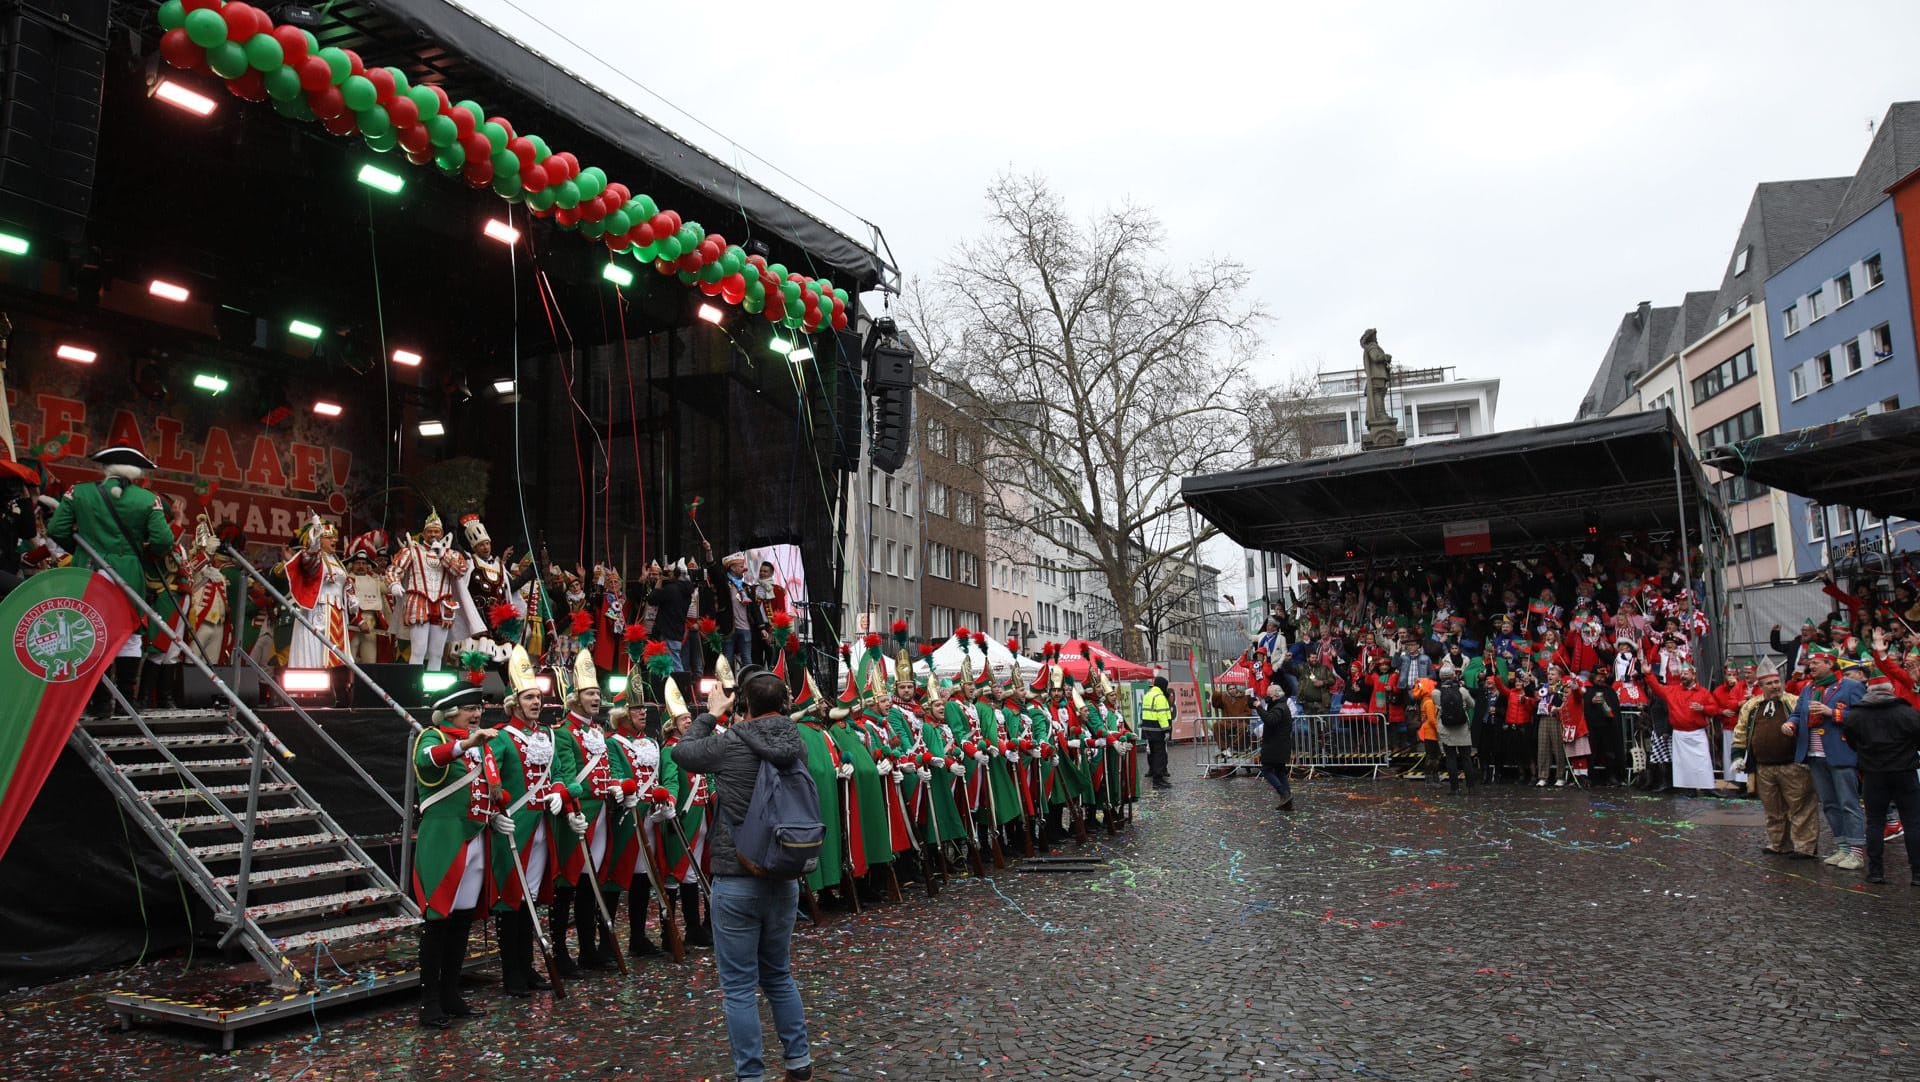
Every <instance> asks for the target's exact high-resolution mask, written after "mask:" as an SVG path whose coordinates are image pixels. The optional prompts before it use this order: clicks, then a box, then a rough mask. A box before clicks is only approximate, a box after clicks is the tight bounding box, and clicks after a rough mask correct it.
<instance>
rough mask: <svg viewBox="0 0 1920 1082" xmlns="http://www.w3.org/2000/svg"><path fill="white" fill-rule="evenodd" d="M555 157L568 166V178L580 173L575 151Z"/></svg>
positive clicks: (566, 151)
mask: <svg viewBox="0 0 1920 1082" xmlns="http://www.w3.org/2000/svg"><path fill="white" fill-rule="evenodd" d="M554 157H556V158H558V159H560V161H561V163H562V164H564V165H565V166H566V167H567V179H568V180H572V179H573V178H575V177H577V176H579V175H580V159H579V158H576V157H574V156H573V151H571V150H563V151H561V152H560V153H558V154H555V155H554ZM674 228H675V229H678V228H680V226H679V224H678V223H676V224H675V225H674Z"/></svg>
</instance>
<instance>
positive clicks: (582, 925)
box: [573, 872, 605, 969]
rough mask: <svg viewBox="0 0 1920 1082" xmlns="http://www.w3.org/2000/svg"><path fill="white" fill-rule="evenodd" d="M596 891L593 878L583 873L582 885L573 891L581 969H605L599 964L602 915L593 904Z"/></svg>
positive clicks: (574, 922) (581, 877)
mask: <svg viewBox="0 0 1920 1082" xmlns="http://www.w3.org/2000/svg"><path fill="white" fill-rule="evenodd" d="M595 889H596V888H595V887H594V884H593V879H592V877H591V876H589V875H587V874H586V873H584V872H583V873H581V875H580V885H579V886H577V887H575V888H574V891H573V924H574V929H575V931H576V934H577V935H578V936H579V937H580V953H579V956H578V957H579V964H580V968H581V969H602V968H605V967H604V966H601V965H599V964H597V959H598V958H599V957H600V914H599V912H598V910H597V909H596V908H595V906H594V904H593V892H594V890H595Z"/></svg>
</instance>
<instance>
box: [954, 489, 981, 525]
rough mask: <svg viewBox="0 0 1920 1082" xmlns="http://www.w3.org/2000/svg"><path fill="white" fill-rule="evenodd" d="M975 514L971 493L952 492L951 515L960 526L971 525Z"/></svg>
mask: <svg viewBox="0 0 1920 1082" xmlns="http://www.w3.org/2000/svg"><path fill="white" fill-rule="evenodd" d="M976 516H977V509H976V504H975V502H974V498H973V493H971V492H956V493H954V494H953V517H954V519H955V520H956V521H958V522H959V523H960V525H962V526H971V525H973V521H974V519H975V517H976Z"/></svg>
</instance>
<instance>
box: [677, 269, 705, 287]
mask: <svg viewBox="0 0 1920 1082" xmlns="http://www.w3.org/2000/svg"><path fill="white" fill-rule="evenodd" d="M674 277H675V278H678V279H680V284H681V285H686V286H690V285H692V284H693V283H695V282H697V281H699V280H700V277H699V276H698V275H696V274H694V273H693V272H692V271H680V272H679V273H677V274H675V275H674Z"/></svg>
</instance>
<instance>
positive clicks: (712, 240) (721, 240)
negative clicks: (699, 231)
mask: <svg viewBox="0 0 1920 1082" xmlns="http://www.w3.org/2000/svg"><path fill="white" fill-rule="evenodd" d="M709 244H711V245H713V250H714V252H715V253H719V252H724V251H726V250H727V238H725V237H723V236H721V235H720V234H718V233H708V234H707V237H706V239H705V240H703V241H701V242H700V247H702V248H705V247H706V246H707V245H709ZM713 258H714V259H719V258H720V256H719V255H718V254H716V255H714V257H713ZM712 261H713V260H708V262H712Z"/></svg>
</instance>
